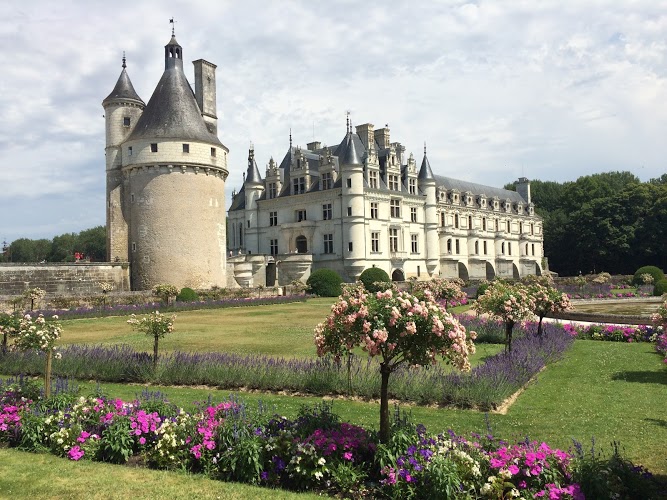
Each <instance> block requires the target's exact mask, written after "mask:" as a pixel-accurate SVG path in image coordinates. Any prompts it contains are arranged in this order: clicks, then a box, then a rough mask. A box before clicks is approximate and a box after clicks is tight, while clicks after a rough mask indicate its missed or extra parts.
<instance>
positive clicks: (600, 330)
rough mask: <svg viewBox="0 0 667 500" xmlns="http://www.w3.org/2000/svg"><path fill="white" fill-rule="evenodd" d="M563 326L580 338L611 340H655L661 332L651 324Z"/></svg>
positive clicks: (567, 324)
mask: <svg viewBox="0 0 667 500" xmlns="http://www.w3.org/2000/svg"><path fill="white" fill-rule="evenodd" d="M563 328H564V329H565V331H566V332H568V333H569V334H570V335H572V336H573V337H576V338H578V339H585V340H606V341H611V342H655V341H656V340H657V339H658V334H659V331H658V330H657V329H656V328H655V327H653V326H651V325H638V326H623V325H606V324H600V325H572V324H569V323H566V324H564V325H563Z"/></svg>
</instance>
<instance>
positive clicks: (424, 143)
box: [424, 141, 426, 156]
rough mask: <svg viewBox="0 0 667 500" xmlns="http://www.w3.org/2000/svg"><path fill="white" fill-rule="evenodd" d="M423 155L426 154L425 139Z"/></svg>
mask: <svg viewBox="0 0 667 500" xmlns="http://www.w3.org/2000/svg"><path fill="white" fill-rule="evenodd" d="M424 156H426V141H424Z"/></svg>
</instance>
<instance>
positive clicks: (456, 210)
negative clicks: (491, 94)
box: [228, 119, 543, 285]
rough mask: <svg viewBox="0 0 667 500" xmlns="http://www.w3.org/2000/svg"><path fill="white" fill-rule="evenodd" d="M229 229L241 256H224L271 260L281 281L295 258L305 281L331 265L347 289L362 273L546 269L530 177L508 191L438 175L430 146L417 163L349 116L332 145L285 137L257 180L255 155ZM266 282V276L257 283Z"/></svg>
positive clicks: (480, 273) (395, 276)
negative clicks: (281, 151)
mask: <svg viewBox="0 0 667 500" xmlns="http://www.w3.org/2000/svg"><path fill="white" fill-rule="evenodd" d="M228 225H229V227H228V240H229V241H228V247H229V249H230V255H234V256H238V257H230V258H231V259H240V258H241V256H245V261H248V260H249V258H250V260H253V259H257V258H259V257H260V256H268V258H267V262H268V263H269V266H271V265H274V264H275V265H277V270H278V277H279V282H280V284H283V283H284V282H285V278H284V276H282V275H281V274H280V264H284V265H285V264H289V265H290V266H291V267H292V270H294V269H295V264H296V263H297V262H300V264H299V265H300V266H301V267H300V269H301V271H302V275H301V276H300V277H301V278H302V279H305V277H306V276H307V274H309V272H310V270H311V269H312V270H314V269H318V268H329V269H333V270H335V271H337V272H338V273H339V274H340V275H341V276H342V277H343V279H344V280H346V281H354V280H356V279H357V278H358V277H359V275H360V274H361V272H362V271H363V270H364V269H367V268H370V267H378V268H381V269H384V270H385V271H386V272H387V273H388V274H389V276H390V277H391V278H392V280H396V281H400V280H405V279H408V278H412V277H416V278H417V279H420V280H423V279H429V278H432V277H438V276H440V277H460V278H462V279H464V280H468V279H492V278H493V277H495V276H499V277H508V278H519V277H522V276H525V275H528V274H541V273H542V266H541V262H542V257H543V236H542V220H541V219H540V218H539V217H538V216H536V215H535V211H534V206H533V204H532V202H531V199H530V183H529V182H528V180H527V179H525V178H521V179H519V181H518V184H517V191H516V192H515V191H509V190H505V189H499V188H494V187H489V186H483V185H480V184H474V183H470V182H465V181H460V180H456V179H452V178H449V177H442V176H439V175H434V173H433V171H432V169H431V166H430V164H429V160H428V158H427V156H426V147H424V156H423V159H422V161H421V166H420V167H418V166H417V162H416V161H415V158H414V157H413V155H412V154H410V155H409V156H406V155H405V148H404V147H403V146H402V145H401V144H400V143H398V142H391V139H390V131H389V127H388V126H385V127H384V128H381V129H378V130H375V129H374V126H373V125H371V124H370V123H366V124H364V125H359V126H357V127H356V130H354V131H353V129H352V126H351V125H350V123H349V119H348V125H347V131H346V134H345V137H344V138H343V140H342V141H341V142H340V144H337V145H335V146H332V147H322V145H321V143H319V142H311V143H309V144H308V145H307V148H306V149H302V148H300V147H294V146H293V145H292V138H291V135H290V146H289V149H288V151H287V154H286V155H285V157H284V158H283V160H282V162H281V163H280V164H279V165H278V164H277V163H276V162H275V161H274V160H273V158H271V159H270V160H269V162H268V165H267V167H266V173H265V176H264V178H262V177H261V175H260V172H259V169H258V167H257V163H256V160H255V152H254V150H253V149H252V148H251V149H250V153H249V157H248V168H247V172H246V174H245V176H244V182H243V185H242V187H241V188H240V190H239V191H238V192H235V193H234V194H233V199H232V204H231V207H230V210H229V219H228ZM250 256H256V257H254V258H253V257H250ZM299 259H301V260H300V261H299ZM241 260H243V259H241ZM297 267H298V266H297ZM258 274H259V273H258ZM257 277H259V276H257ZM274 277H275V273H274V272H271V270H270V268H269V269H267V273H266V283H265V284H266V285H272V284H273V280H274ZM297 277H298V276H297ZM263 284H264V283H263Z"/></svg>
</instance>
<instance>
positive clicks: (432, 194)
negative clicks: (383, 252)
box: [417, 144, 440, 277]
mask: <svg viewBox="0 0 667 500" xmlns="http://www.w3.org/2000/svg"><path fill="white" fill-rule="evenodd" d="M417 182H418V183H419V189H421V190H422V191H423V192H424V194H425V195H426V202H425V204H424V232H425V233H426V270H427V271H428V273H429V274H430V275H431V277H433V276H434V274H435V273H436V271H437V270H438V267H439V265H440V242H439V239H438V211H437V197H436V187H437V183H436V180H435V177H434V176H433V171H432V170H431V164H430V163H429V161H428V157H427V156H426V144H424V159H423V160H422V164H421V168H420V169H419V174H418V176H417Z"/></svg>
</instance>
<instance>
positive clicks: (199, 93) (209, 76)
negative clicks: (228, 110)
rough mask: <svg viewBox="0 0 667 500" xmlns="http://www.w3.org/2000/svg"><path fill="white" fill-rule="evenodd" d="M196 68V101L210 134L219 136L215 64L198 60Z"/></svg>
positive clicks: (195, 62) (194, 62)
mask: <svg viewBox="0 0 667 500" xmlns="http://www.w3.org/2000/svg"><path fill="white" fill-rule="evenodd" d="M192 64H194V66H195V99H196V100H197V104H198V105H199V110H200V111H201V115H202V117H203V118H204V121H205V122H206V127H207V128H208V130H209V132H211V133H212V134H214V135H216V136H217V135H218V116H217V115H216V95H215V68H216V67H217V66H216V65H215V64H213V63H210V62H208V61H205V60H204V59H197V60H196V61H193V62H192Z"/></svg>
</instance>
